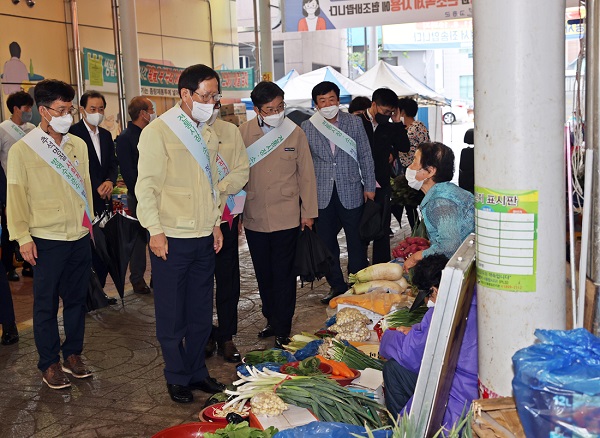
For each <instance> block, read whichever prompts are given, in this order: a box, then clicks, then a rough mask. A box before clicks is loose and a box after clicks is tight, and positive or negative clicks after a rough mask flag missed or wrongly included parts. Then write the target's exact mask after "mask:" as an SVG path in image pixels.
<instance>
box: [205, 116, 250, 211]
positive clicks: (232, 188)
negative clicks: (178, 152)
mask: <svg viewBox="0 0 600 438" xmlns="http://www.w3.org/2000/svg"><path fill="white" fill-rule="evenodd" d="M212 128H213V129H214V130H215V132H216V133H217V137H219V155H220V156H221V158H223V160H224V161H225V163H227V167H229V174H227V176H226V177H225V178H223V179H222V180H221V181H219V184H218V185H217V187H218V188H219V194H220V198H221V208H220V211H221V215H222V214H223V210H224V209H225V205H226V203H227V197H228V196H229V195H235V194H237V193H238V192H239V191H240V190H242V189H243V188H244V186H245V185H246V183H247V182H248V175H249V174H250V168H249V165H248V154H247V153H246V145H245V144H244V140H242V135H241V134H240V130H239V129H238V127H237V126H235V125H234V124H233V123H229V122H226V121H224V120H221V119H217V120H215V123H214V124H213V125H212Z"/></svg>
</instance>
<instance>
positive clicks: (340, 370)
mask: <svg viewBox="0 0 600 438" xmlns="http://www.w3.org/2000/svg"><path fill="white" fill-rule="evenodd" d="M315 357H316V358H317V359H319V360H320V361H321V362H323V363H326V364H327V365H329V366H330V367H331V370H332V371H331V375H333V376H339V377H352V376H354V373H353V372H352V371H351V370H350V368H348V365H346V364H345V363H344V362H338V361H336V360H331V359H326V358H325V357H323V356H321V355H320V354H317V355H316V356H315Z"/></svg>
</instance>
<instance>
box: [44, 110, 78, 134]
mask: <svg viewBox="0 0 600 438" xmlns="http://www.w3.org/2000/svg"><path fill="white" fill-rule="evenodd" d="M48 124H49V125H50V126H51V127H52V129H54V131H56V132H58V133H59V134H66V133H67V132H69V128H70V127H71V125H72V124H73V116H72V115H71V114H65V115H64V116H61V117H54V116H52V118H51V119H50V121H49V122H48Z"/></svg>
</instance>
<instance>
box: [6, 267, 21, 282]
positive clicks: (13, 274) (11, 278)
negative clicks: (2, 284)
mask: <svg viewBox="0 0 600 438" xmlns="http://www.w3.org/2000/svg"><path fill="white" fill-rule="evenodd" d="M6 278H7V279H8V281H19V274H17V271H15V270H14V269H12V270H10V271H8V272H7V273H6Z"/></svg>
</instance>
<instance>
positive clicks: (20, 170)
mask: <svg viewBox="0 0 600 438" xmlns="http://www.w3.org/2000/svg"><path fill="white" fill-rule="evenodd" d="M74 95H75V91H74V90H73V88H72V87H71V86H70V85H68V84H66V83H64V82H61V81H57V80H51V79H50V80H44V81H41V82H38V84H37V85H36V86H35V90H34V97H35V102H36V105H37V106H38V110H39V112H40V116H41V118H42V120H41V122H40V125H39V126H38V127H37V128H35V129H33V130H32V131H30V132H29V133H28V134H27V135H26V136H25V137H23V138H22V139H21V140H19V141H18V142H16V143H15V144H14V145H13V146H12V147H11V149H10V151H9V153H8V175H7V180H8V199H7V216H8V228H9V229H10V234H11V235H10V237H11V239H13V240H17V241H18V242H19V245H20V246H21V255H22V256H23V259H24V260H26V261H27V262H29V263H30V264H31V265H33V270H34V273H35V275H34V277H33V300H34V301H33V334H34V338H35V345H36V348H37V350H38V353H39V361H38V368H39V370H40V371H41V372H42V378H43V381H44V382H45V383H46V384H47V385H48V386H49V387H50V388H52V389H62V388H67V387H69V386H70V385H71V383H70V381H69V379H68V378H67V376H66V375H65V372H67V373H69V374H71V375H72V376H73V377H75V378H85V377H89V376H91V375H92V373H91V371H89V369H88V368H87V366H86V365H85V363H84V362H83V360H82V358H81V352H82V349H83V338H84V331H85V313H86V296H87V289H88V284H89V278H90V272H91V269H90V267H91V253H90V252H91V250H90V238H89V233H90V230H91V221H90V218H91V211H92V209H93V206H92V196H91V194H92V186H91V181H90V175H89V170H88V153H87V147H86V145H85V142H84V141H83V140H81V139H80V138H78V137H76V136H69V135H66V134H67V132H68V130H69V127H70V126H71V123H72V122H73V116H72V114H73V112H74V110H75V109H74V108H73V106H72V103H71V101H72V100H73V97H74ZM59 296H60V297H61V298H62V302H63V322H64V330H65V338H64V342H63V343H62V344H61V339H60V335H59V331H58V322H57V311H58V304H59ZM61 351H62V356H63V363H62V364H61V363H60V353H61Z"/></svg>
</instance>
